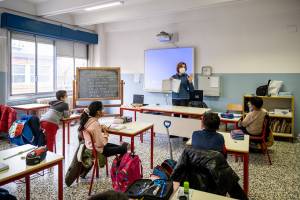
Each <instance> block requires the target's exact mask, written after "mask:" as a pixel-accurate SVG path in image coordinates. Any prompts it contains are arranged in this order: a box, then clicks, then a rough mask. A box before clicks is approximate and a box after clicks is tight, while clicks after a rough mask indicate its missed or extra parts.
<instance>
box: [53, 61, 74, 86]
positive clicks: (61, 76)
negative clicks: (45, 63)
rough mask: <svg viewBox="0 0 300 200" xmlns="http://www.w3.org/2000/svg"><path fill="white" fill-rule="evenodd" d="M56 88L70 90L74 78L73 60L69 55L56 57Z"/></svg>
mask: <svg viewBox="0 0 300 200" xmlns="http://www.w3.org/2000/svg"><path fill="white" fill-rule="evenodd" d="M56 71H57V74H56V81H57V89H58V90H72V88H73V87H72V83H73V80H74V60H73V58H70V57H57V70H56Z"/></svg>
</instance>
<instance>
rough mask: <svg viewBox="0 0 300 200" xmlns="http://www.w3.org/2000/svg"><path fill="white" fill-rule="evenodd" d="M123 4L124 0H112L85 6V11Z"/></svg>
mask: <svg viewBox="0 0 300 200" xmlns="http://www.w3.org/2000/svg"><path fill="white" fill-rule="evenodd" d="M122 4H124V1H114V2H108V3H104V4H101V5H98V6H93V7H89V8H85V9H84V10H85V11H92V10H99V9H103V8H109V7H114V6H119V5H122Z"/></svg>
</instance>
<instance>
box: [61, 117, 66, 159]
mask: <svg viewBox="0 0 300 200" xmlns="http://www.w3.org/2000/svg"><path fill="white" fill-rule="evenodd" d="M62 126H63V127H62V154H63V156H64V157H65V134H66V133H65V128H66V127H65V126H66V125H65V122H63V124H62Z"/></svg>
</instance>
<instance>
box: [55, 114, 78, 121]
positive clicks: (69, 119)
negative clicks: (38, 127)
mask: <svg viewBox="0 0 300 200" xmlns="http://www.w3.org/2000/svg"><path fill="white" fill-rule="evenodd" d="M80 116H81V114H72V115H70V117H67V118H62V119H61V120H60V121H62V122H64V121H72V120H76V119H80Z"/></svg>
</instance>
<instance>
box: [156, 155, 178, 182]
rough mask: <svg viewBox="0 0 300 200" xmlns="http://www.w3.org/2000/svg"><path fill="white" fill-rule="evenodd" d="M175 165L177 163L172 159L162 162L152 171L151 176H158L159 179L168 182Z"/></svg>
mask: <svg viewBox="0 0 300 200" xmlns="http://www.w3.org/2000/svg"><path fill="white" fill-rule="evenodd" d="M176 164H177V162H176V161H175V160H172V159H167V160H164V162H162V163H161V165H157V166H156V167H155V168H154V169H153V173H152V175H155V176H158V177H160V179H163V180H169V179H170V176H171V174H172V173H173V170H174V168H175V166H176Z"/></svg>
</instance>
